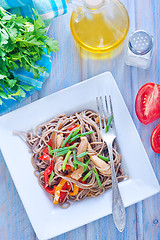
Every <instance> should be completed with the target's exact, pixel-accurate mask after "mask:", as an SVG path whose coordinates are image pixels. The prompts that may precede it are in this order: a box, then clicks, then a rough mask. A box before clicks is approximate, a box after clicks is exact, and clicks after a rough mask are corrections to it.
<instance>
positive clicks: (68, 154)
mask: <svg viewBox="0 0 160 240" xmlns="http://www.w3.org/2000/svg"><path fill="white" fill-rule="evenodd" d="M71 153H72V152H71V151H68V153H67V154H66V156H65V159H64V161H63V166H62V170H63V172H64V170H65V168H66V164H67V161H68V159H69V156H70V155H71Z"/></svg>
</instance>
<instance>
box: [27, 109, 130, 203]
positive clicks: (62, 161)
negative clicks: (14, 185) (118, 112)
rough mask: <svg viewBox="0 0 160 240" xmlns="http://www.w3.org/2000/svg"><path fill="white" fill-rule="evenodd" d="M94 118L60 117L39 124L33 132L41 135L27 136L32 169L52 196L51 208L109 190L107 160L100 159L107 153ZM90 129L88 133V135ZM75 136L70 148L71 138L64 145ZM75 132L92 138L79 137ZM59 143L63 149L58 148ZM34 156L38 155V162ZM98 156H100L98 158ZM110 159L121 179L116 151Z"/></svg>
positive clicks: (86, 113)
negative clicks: (53, 205) (30, 151)
mask: <svg viewBox="0 0 160 240" xmlns="http://www.w3.org/2000/svg"><path fill="white" fill-rule="evenodd" d="M97 117H98V114H97V113H95V112H93V111H91V110H87V111H83V112H81V113H79V112H78V113H75V114H73V115H71V116H65V115H64V114H63V115H60V116H58V117H55V118H54V119H52V120H51V121H50V122H47V123H44V124H41V125H40V126H39V127H38V128H37V131H38V130H39V129H40V130H41V134H38V135H36V136H33V134H32V135H30V134H28V135H27V143H28V146H31V147H32V151H33V163H34V166H35V163H36V166H35V167H36V168H35V169H36V171H37V169H38V170H39V172H40V173H39V175H38V180H39V183H40V185H41V187H42V188H43V189H45V190H46V191H47V192H49V193H51V194H52V195H53V198H54V203H55V204H59V205H60V206H62V205H63V203H66V205H64V206H62V207H66V206H67V207H68V206H69V204H70V203H69V202H68V201H71V200H74V201H79V200H82V199H84V198H86V197H87V196H95V197H96V196H98V195H100V194H102V193H103V192H104V190H107V189H108V188H109V187H111V167H110V163H108V161H109V159H108V158H106V157H103V155H104V154H105V153H106V150H107V149H106V146H105V145H104V144H103V140H102V138H101V134H100V130H99V128H98V125H97V124H96V119H97ZM79 129H80V130H79ZM90 129H91V131H88V130H90ZM42 130H43V131H42ZM76 130H78V131H76ZM92 130H93V131H92ZM75 132H76V134H77V135H75V136H74V138H75V137H76V142H75V143H74V144H73V142H70V140H71V139H72V137H71V138H70V140H69V141H66V142H65V143H64V141H65V140H66V138H67V137H68V136H69V135H70V136H73V134H74V133H75ZM79 132H83V133H84V134H83V135H88V134H92V136H88V137H87V136H81V134H80V133H79ZM71 134H72V135H71ZM30 136H32V137H30ZM70 136H69V137H70ZM77 136H78V137H77ZM37 139H38V140H37ZM44 139H45V141H44ZM49 139H50V140H49ZM68 139H69V138H68ZM68 139H67V140H68ZM47 142H48V145H49V146H48V145H47ZM63 143H64V147H62V144H63ZM35 152H36V153H38V154H39V159H37V154H35ZM99 152H101V154H102V155H98V153H99ZM44 154H46V155H47V157H48V159H50V160H48V161H45V160H44V159H45V158H44V157H42V156H43V155H44ZM41 155H42V156H41ZM113 157H114V165H115V170H116V174H117V176H119V178H120V179H123V178H124V177H125V176H124V175H123V171H122V169H121V166H120V165H121V156H120V155H119V154H118V153H117V151H116V149H114V155H113ZM101 158H102V159H101ZM49 162H50V163H51V162H52V163H53V162H54V168H53V169H50V167H48V164H49ZM48 168H49V171H48ZM47 171H48V172H47ZM44 172H45V174H44ZM54 174H55V175H54ZM44 175H45V181H44ZM101 186H103V191H102V189H101Z"/></svg>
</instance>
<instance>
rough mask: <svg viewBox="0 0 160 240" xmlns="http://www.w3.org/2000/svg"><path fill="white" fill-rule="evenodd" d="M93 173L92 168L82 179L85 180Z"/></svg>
mask: <svg viewBox="0 0 160 240" xmlns="http://www.w3.org/2000/svg"><path fill="white" fill-rule="evenodd" d="M91 174H92V170H90V171H89V172H88V173H87V174H86V175H85V176H84V178H83V179H82V181H85V180H86V179H87V178H89V177H90V176H91Z"/></svg>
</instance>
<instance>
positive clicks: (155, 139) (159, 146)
mask: <svg viewBox="0 0 160 240" xmlns="http://www.w3.org/2000/svg"><path fill="white" fill-rule="evenodd" d="M150 141H151V147H152V149H153V151H154V152H156V153H159V154H160V124H158V125H157V126H156V127H155V129H154V130H153V132H152V135H151V139H150Z"/></svg>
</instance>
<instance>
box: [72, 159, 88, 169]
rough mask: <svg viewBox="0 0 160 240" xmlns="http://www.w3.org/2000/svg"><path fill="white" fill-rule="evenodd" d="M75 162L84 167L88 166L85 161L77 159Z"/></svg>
mask: <svg viewBox="0 0 160 240" xmlns="http://www.w3.org/2000/svg"><path fill="white" fill-rule="evenodd" d="M73 163H75V164H78V165H79V166H81V167H84V168H85V167H86V166H87V165H86V164H85V163H83V162H80V161H77V160H76V161H74V162H73Z"/></svg>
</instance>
